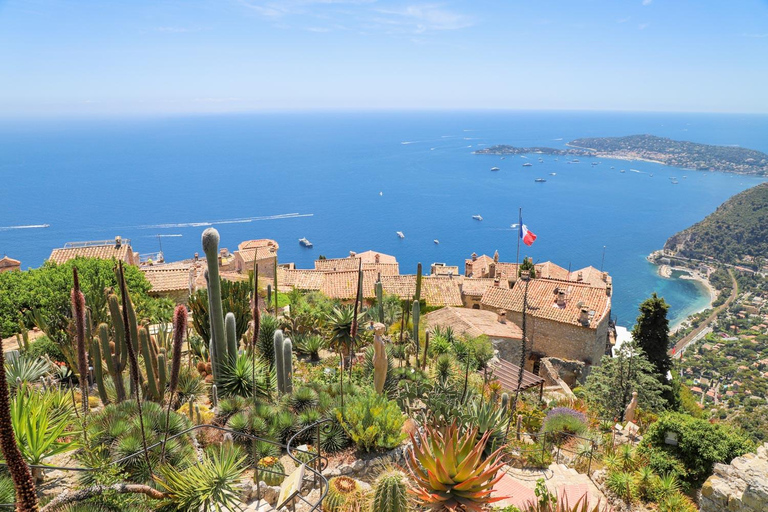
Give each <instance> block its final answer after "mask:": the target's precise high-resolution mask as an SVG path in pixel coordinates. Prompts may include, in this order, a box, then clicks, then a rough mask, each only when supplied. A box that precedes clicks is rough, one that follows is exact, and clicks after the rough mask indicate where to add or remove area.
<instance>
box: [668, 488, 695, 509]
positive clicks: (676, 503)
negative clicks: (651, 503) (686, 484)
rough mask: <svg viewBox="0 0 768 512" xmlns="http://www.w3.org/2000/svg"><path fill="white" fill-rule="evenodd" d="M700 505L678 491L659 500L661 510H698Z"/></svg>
mask: <svg viewBox="0 0 768 512" xmlns="http://www.w3.org/2000/svg"><path fill="white" fill-rule="evenodd" d="M697 510H698V507H697V506H696V505H695V504H694V503H693V502H692V501H691V499H690V498H688V497H687V496H685V495H683V494H681V493H679V492H676V493H674V494H670V495H669V496H667V497H666V498H664V499H663V500H661V501H660V502H659V512H696V511H697Z"/></svg>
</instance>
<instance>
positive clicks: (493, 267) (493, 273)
mask: <svg viewBox="0 0 768 512" xmlns="http://www.w3.org/2000/svg"><path fill="white" fill-rule="evenodd" d="M488 277H496V263H495V262H491V263H490V264H489V265H488Z"/></svg>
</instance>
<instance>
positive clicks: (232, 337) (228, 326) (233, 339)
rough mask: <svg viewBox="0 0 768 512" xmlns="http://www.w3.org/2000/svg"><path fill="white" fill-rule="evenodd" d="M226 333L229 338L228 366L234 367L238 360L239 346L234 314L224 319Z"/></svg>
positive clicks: (228, 314) (229, 314)
mask: <svg viewBox="0 0 768 512" xmlns="http://www.w3.org/2000/svg"><path fill="white" fill-rule="evenodd" d="M224 331H225V333H226V336H227V364H228V365H233V364H235V360H236V359H237V348H238V345H239V343H238V340H237V325H236V323H235V314H234V313H231V312H230V313H227V316H226V317H224Z"/></svg>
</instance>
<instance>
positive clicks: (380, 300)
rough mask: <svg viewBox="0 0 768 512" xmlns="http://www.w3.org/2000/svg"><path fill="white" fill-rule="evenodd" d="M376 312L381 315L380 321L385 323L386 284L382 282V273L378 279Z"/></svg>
mask: <svg viewBox="0 0 768 512" xmlns="http://www.w3.org/2000/svg"><path fill="white" fill-rule="evenodd" d="M374 288H375V289H376V306H377V307H376V312H377V313H378V315H379V322H381V323H382V324H383V323H384V286H383V285H382V284H381V275H379V278H378V279H377V280H376V285H375V286H374Z"/></svg>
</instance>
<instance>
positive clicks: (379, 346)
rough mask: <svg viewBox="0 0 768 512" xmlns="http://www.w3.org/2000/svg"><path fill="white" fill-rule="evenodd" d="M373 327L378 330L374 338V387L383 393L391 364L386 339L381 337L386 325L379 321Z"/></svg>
mask: <svg viewBox="0 0 768 512" xmlns="http://www.w3.org/2000/svg"><path fill="white" fill-rule="evenodd" d="M373 328H374V329H375V332H376V335H375V337H374V338H373V387H374V388H375V389H376V392H377V393H379V394H381V393H383V392H384V383H385V382H386V380H387V367H388V366H389V362H388V361H387V352H386V349H385V347H384V340H383V339H382V337H381V335H382V334H384V329H385V327H384V324H382V323H377V324H376V325H374V326H373Z"/></svg>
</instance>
